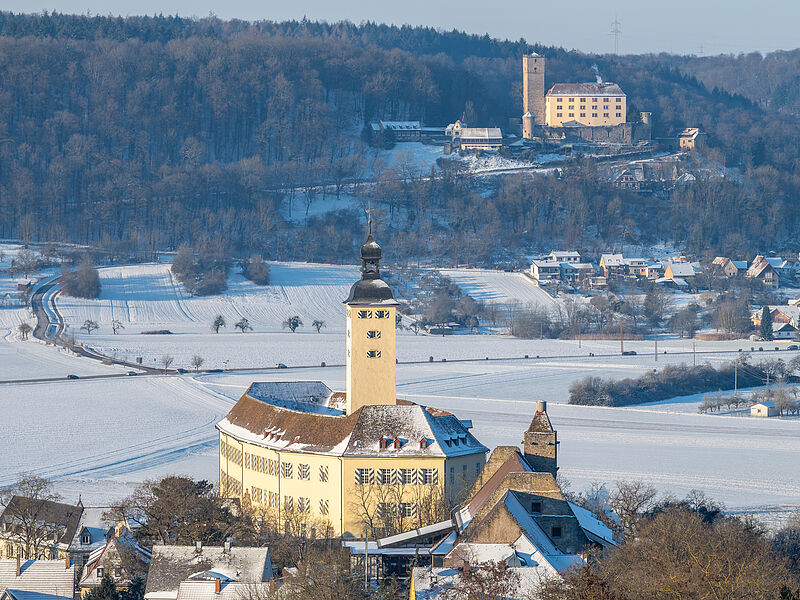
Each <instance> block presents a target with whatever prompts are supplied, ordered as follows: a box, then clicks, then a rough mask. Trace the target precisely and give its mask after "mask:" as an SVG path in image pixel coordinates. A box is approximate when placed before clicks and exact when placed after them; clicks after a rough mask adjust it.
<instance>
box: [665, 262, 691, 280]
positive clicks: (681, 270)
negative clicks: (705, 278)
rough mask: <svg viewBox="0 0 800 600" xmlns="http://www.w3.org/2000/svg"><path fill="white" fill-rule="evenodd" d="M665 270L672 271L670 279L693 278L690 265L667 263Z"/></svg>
mask: <svg viewBox="0 0 800 600" xmlns="http://www.w3.org/2000/svg"><path fill="white" fill-rule="evenodd" d="M667 268H668V269H670V270H671V271H672V277H673V278H675V277H694V276H695V271H694V267H693V266H692V265H691V263H682V262H674V263H669V264H668V265H667Z"/></svg>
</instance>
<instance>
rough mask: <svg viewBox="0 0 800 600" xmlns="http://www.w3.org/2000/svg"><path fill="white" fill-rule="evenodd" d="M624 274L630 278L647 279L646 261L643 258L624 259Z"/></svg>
mask: <svg viewBox="0 0 800 600" xmlns="http://www.w3.org/2000/svg"><path fill="white" fill-rule="evenodd" d="M623 260H624V262H625V274H626V275H628V276H630V277H647V261H646V260H645V259H643V258H626V259H623Z"/></svg>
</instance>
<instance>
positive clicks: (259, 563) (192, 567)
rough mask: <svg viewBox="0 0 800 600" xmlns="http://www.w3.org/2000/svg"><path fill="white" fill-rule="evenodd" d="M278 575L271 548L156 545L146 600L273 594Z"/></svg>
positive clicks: (225, 598)
mask: <svg viewBox="0 0 800 600" xmlns="http://www.w3.org/2000/svg"><path fill="white" fill-rule="evenodd" d="M274 583H275V577H274V574H273V571H272V561H271V560H270V555H269V549H268V548H252V547H237V546H234V545H232V544H231V543H230V542H226V543H225V544H224V545H223V546H206V545H204V544H203V543H202V542H197V543H196V544H195V545H194V546H167V545H160V544H156V545H155V546H153V555H152V559H151V561H150V569H149V571H148V574H147V584H146V586H145V590H144V597H145V600H201V599H204V598H208V599H209V600H211V599H218V600H237V599H241V598H267V597H271V592H272V590H273V588H274Z"/></svg>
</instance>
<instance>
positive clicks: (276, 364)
mask: <svg viewBox="0 0 800 600" xmlns="http://www.w3.org/2000/svg"><path fill="white" fill-rule="evenodd" d="M275 368H276V369H288V368H289V367H287V366H286V365H285V364H283V363H275Z"/></svg>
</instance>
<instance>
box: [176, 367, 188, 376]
mask: <svg viewBox="0 0 800 600" xmlns="http://www.w3.org/2000/svg"><path fill="white" fill-rule="evenodd" d="M175 370H176V371H177V372H178V373H179V374H181V375H186V373H188V372H189V371H188V370H186V369H183V368H177V369H175Z"/></svg>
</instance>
